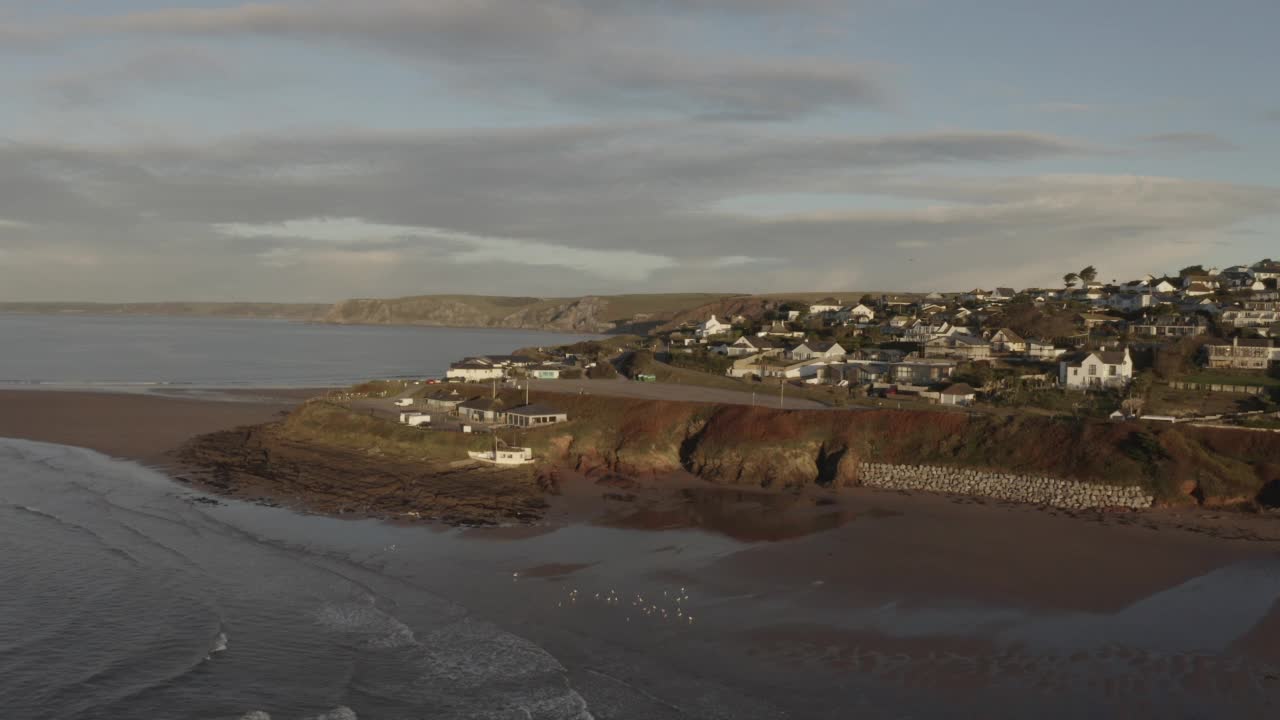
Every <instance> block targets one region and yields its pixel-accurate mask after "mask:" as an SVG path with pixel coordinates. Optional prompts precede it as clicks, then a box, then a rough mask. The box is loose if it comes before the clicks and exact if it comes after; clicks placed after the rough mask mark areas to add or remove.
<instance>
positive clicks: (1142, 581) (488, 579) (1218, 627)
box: [0, 390, 1280, 717]
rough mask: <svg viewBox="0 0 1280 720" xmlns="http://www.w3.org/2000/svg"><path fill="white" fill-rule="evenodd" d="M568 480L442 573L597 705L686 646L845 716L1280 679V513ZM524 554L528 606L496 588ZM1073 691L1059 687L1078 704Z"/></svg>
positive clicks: (190, 429)
mask: <svg viewBox="0 0 1280 720" xmlns="http://www.w3.org/2000/svg"><path fill="white" fill-rule="evenodd" d="M310 394H312V393H311V392H310V391H265V390H264V391H237V392H233V393H225V394H224V393H216V394H213V395H205V394H201V393H192V394H186V395H185V396H182V397H173V396H159V395H153V394H110V393H83V392H39V391H31V392H28V391H10V392H0V436H4V437H17V438H24V439H30V440H38V441H44V442H53V443H61V444H68V445H76V446H81V447H87V448H90V449H93V450H97V451H99V452H103V453H105V454H108V455H112V456H115V457H120V458H125V459H130V460H135V461H138V462H142V463H144V464H147V465H151V466H153V467H160V468H164V469H168V470H171V471H173V470H175V469H176V466H175V464H174V458H173V455H172V452H173V450H174V449H176V448H177V447H179V446H180V445H182V444H183V443H184V442H185V441H187V440H189V439H190V438H191V437H193V436H196V435H199V434H203V433H209V432H215V431H218V430H225V429H229V428H232V427H237V426H242V425H249V424H255V423H263V422H267V421H270V420H272V419H274V418H276V417H278V416H279V415H280V413H282V412H284V411H287V410H288V409H289V408H291V407H293V406H295V405H296V404H297V403H298V402H299V401H300V400H301V399H303V398H304V397H306V396H308V395H310ZM562 484H563V486H562V493H561V494H560V495H559V496H555V497H552V498H550V502H551V506H550V508H549V510H548V512H547V514H546V516H545V517H544V519H543V520H542V521H540V522H539V523H538V524H536V525H533V526H507V527H498V528H492V529H489V528H475V529H468V530H456V531H452V533H450V534H449V537H450V538H452V540H450V542H451V543H456V544H457V546H458V547H457V549H456V551H451V553H452V554H451V559H450V560H449V562H450V563H453V564H455V567H454V569H453V570H452V571H451V572H444V571H443V570H442V572H444V575H443V576H448V577H451V578H453V580H452V581H451V583H450V584H446V585H442V586H441V587H439V588H433V589H435V590H437V591H439V592H441V593H443V594H445V595H446V596H448V595H452V599H454V600H457V601H459V602H461V603H462V604H464V605H465V606H466V607H469V608H473V609H474V610H476V611H477V612H479V613H481V614H482V615H483V616H485V617H488V618H491V619H493V620H494V621H495V622H497V623H499V624H500V625H502V626H503V627H504V628H505V629H508V630H510V631H512V632H514V633H516V634H519V635H521V636H524V637H529V638H531V639H532V640H534V641H535V642H537V643H538V644H540V645H542V646H544V647H546V648H547V649H548V650H550V651H551V652H552V653H553V655H555V656H556V657H557V658H559V659H560V660H561V661H562V662H564V663H565V665H566V667H567V668H568V669H569V671H570V675H571V678H572V679H573V684H574V686H575V687H579V688H581V689H582V690H583V691H584V693H586V694H587V696H588V698H589V699H591V700H592V701H593V704H594V706H595V707H601V708H606V709H607V707H608V703H607V700H606V699H602V698H607V697H608V696H609V695H610V693H611V692H613V690H611V689H610V688H615V689H616V688H617V687H620V686H619V683H623V682H625V683H627V687H628V688H630V690H634V689H635V688H637V687H641V688H643V687H648V688H649V690H646V692H649V691H652V692H653V694H654V696H655V698H656V697H659V696H660V697H663V698H669V697H681V696H682V694H683V693H688V698H692V697H694V696H695V695H696V694H697V693H700V692H702V691H701V690H698V689H697V688H695V687H693V686H690V687H689V688H681V687H679V685H678V683H675V681H674V680H673V679H672V674H673V672H675V670H679V671H680V672H682V673H686V674H690V675H691V676H692V674H694V673H696V674H697V676H698V677H699V679H700V682H707V683H713V684H714V685H715V686H716V687H720V688H722V692H721V693H720V694H719V695H715V697H716V698H717V700H716V702H721V703H723V702H728V701H727V700H726V699H725V698H726V697H730V696H732V692H730V691H729V690H727V689H728V688H734V687H741V688H753V694H752V695H750V696H743V699H742V700H741V701H740V702H741V704H742V711H743V712H745V711H746V708H747V707H748V706H749V705H750V704H751V703H753V702H764V701H765V700H766V699H767V700H768V701H769V702H770V703H772V706H773V707H775V708H778V709H779V710H780V711H783V710H785V711H786V712H787V713H788V714H787V715H786V716H789V717H845V716H847V715H845V714H843V710H841V709H840V708H853V707H856V702H858V701H859V700H858V699H859V698H862V701H866V698H872V697H873V698H875V702H876V703H878V706H880V707H884V706H886V705H887V706H890V707H903V708H906V707H909V705H908V703H916V702H917V701H919V702H920V703H921V704H920V705H918V706H917V705H910V707H916V708H923V710H921V711H922V712H924V713H925V714H926V715H927V714H928V713H929V711H930V709H932V710H933V711H936V710H937V709H938V708H945V707H956V708H963V707H970V708H975V707H988V708H989V707H992V706H993V705H992V703H998V702H1003V700H1004V699H1006V698H1007V697H1010V696H1009V695H1007V694H1005V693H1009V692H1013V693H1014V695H1016V697H1018V698H1021V699H1022V700H1021V701H1024V702H1025V703H1027V704H1026V705H1025V706H1024V707H1028V708H1029V707H1037V703H1039V702H1048V701H1052V702H1056V703H1063V702H1068V701H1070V702H1075V701H1074V700H1071V698H1077V697H1083V696H1085V695H1088V696H1089V697H1094V695H1093V694H1096V696H1097V697H1098V698H1102V699H1103V700H1100V701H1105V699H1106V698H1108V697H1110V699H1111V701H1114V702H1116V703H1120V704H1119V705H1116V707H1125V708H1127V710H1128V711H1129V712H1127V715H1128V716H1137V717H1141V716H1144V713H1145V714H1146V715H1145V716H1159V712H1158V710H1159V708H1161V707H1165V705H1162V704H1161V703H1165V702H1167V701H1170V698H1181V697H1182V695H1180V693H1187V694H1188V695H1187V697H1189V698H1193V699H1194V700H1195V701H1196V702H1203V703H1206V704H1205V705H1204V706H1203V707H1208V708H1212V707H1215V706H1216V705H1215V704H1216V703H1221V702H1226V701H1227V699H1228V698H1229V697H1231V693H1233V692H1234V693H1235V696H1234V697H1235V698H1236V699H1235V700H1231V702H1237V700H1239V699H1240V698H1244V700H1242V701H1240V702H1241V704H1239V705H1235V706H1233V707H1236V708H1238V709H1240V711H1241V712H1242V713H1244V714H1239V715H1237V716H1240V717H1250V716H1252V715H1250V714H1249V713H1250V712H1252V711H1253V710H1254V709H1256V708H1261V707H1265V706H1267V704H1268V703H1274V702H1276V701H1278V700H1280V681H1278V680H1276V679H1274V678H1278V677H1280V674H1277V673H1280V670H1278V668H1280V651H1277V648H1280V572H1278V570H1280V568H1276V566H1275V562H1276V559H1277V553H1278V551H1280V521H1278V519H1277V518H1276V517H1273V516H1269V515H1263V516H1259V515H1243V514H1239V513H1211V512H1207V511H1203V510H1186V511H1172V510H1162V511H1151V512H1146V513H1068V512H1065V511H1058V510H1049V509H1045V508H1038V507H1031V506H1013V505H1008V504H1003V503H995V502H987V501H980V500H974V499H962V498H954V497H947V496H938V495H926V494H907V493H896V492H878V491H872V490H866V489H861V488H853V489H845V490H841V491H840V492H838V493H829V494H825V495H824V494H822V493H811V494H804V495H790V494H783V493H777V492H773V493H760V492H752V491H749V490H742V489H736V488H735V489H726V488H715V487H708V486H707V485H706V484H705V483H700V482H698V481H697V480H696V478H683V479H682V478H650V479H648V480H646V481H644V482H643V483H633V484H627V483H619V482H618V481H617V480H616V479H613V478H606V479H604V480H603V481H601V479H600V478H592V477H584V476H575V475H573V474H572V473H566V474H565V476H564V477H563V478H562ZM419 527H420V526H419ZM416 529H417V528H414V527H405V528H403V532H415V531H416ZM422 529H423V530H426V531H427V535H435V534H436V529H435V528H429V529H428V528H422ZM410 537H412V538H414V541H415V542H423V543H427V542H428V540H429V537H427V536H423V537H421V538H420V537H419V536H417V535H413V536H406V539H405V541H406V542H408V540H409V538H410ZM426 547H429V545H424V548H426ZM1259 563H1262V565H1259ZM1267 563H1269V564H1267ZM1258 568H1263V570H1262V571H1261V574H1260V573H1259V571H1258ZM514 576H518V578H519V580H518V582H519V588H520V592H521V593H522V594H523V596H524V598H525V602H523V603H522V604H521V608H520V609H519V610H518V611H513V610H512V608H511V607H510V604H509V603H508V602H507V596H506V595H504V594H502V593H496V592H495V588H496V587H497V585H495V583H499V584H500V583H501V582H502V581H500V580H498V579H497V578H507V580H506V582H508V583H510V582H511V578H512V577H514ZM614 592H619V593H622V592H625V594H626V597H625V600H626V602H625V603H624V602H623V599H622V598H621V596H616V595H612V594H611V593H614ZM683 594H687V595H688V596H689V597H690V599H689V600H688V601H687V602H685V603H684V604H681V603H677V602H675V601H674V600H673V598H675V597H679V596H682V595H683ZM638 597H645V598H650V600H646V601H644V602H639V601H637V600H636V599H635V598H638ZM659 598H661V599H659ZM644 605H649V606H650V609H649V610H647V611H646V610H645V609H644V607H642V606H644ZM664 611H665V613H664ZM694 614H696V615H697V617H698V622H697V624H696V625H692V626H691V625H690V623H691V621H690V620H688V618H687V615H694ZM677 621H679V622H677ZM679 623H685V624H683V625H681V624H679ZM628 663H632V664H628ZM634 663H643V664H642V665H637V664H634ZM978 668H983V669H981V670H979V669H978ZM1117 678H1119V679H1118V680H1117ZM1113 681H1115V682H1118V683H1120V684H1119V685H1116V686H1115V687H1114V688H1110V689H1107V688H1103V687H1102V686H1101V685H1098V686H1096V687H1095V684H1097V683H1102V684H1105V683H1108V682H1113ZM646 682H647V683H650V685H648V686H646V685H645V683H646ZM1201 684H1206V685H1205V687H1207V688H1208V689H1207V690H1206V689H1204V688H1203V687H1201ZM1011 688H1012V690H1011ZM630 690H628V691H629V692H630ZM922 693H923V694H922ZM1108 693H1109V694H1108ZM708 697H710V696H708ZM688 698H686V700H687V699H688ZM655 702H656V701H655ZM1070 702H1068V704H1066V705H1060V707H1062V708H1066V709H1068V710H1080V709H1081V708H1084V707H1085V706H1081V705H1078V704H1077V705H1071V704H1070ZM1176 702H1181V701H1180V700H1177V701H1176ZM655 707H657V706H655ZM668 709H669V708H668ZM655 712H656V711H655ZM1010 712H1012V713H1014V715H1009V716H1015V715H1016V712H1015V710H1013V709H1011V710H1010ZM601 716H608V715H607V714H603V715H601ZM687 716H690V717H703V716H708V715H706V714H702V713H700V712H696V711H695V712H689V713H688V714H687ZM741 716H742V717H747V715H741ZM761 716H762V717H763V716H765V715H761ZM778 716H779V717H781V716H782V715H778ZM867 716H868V717H878V716H879V715H867ZM1057 716H1062V717H1071V716H1076V715H1073V714H1072V713H1071V712H1065V711H1064V714H1061V715H1048V717H1057Z"/></svg>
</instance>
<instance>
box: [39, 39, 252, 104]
mask: <svg viewBox="0 0 1280 720" xmlns="http://www.w3.org/2000/svg"><path fill="white" fill-rule="evenodd" d="M265 79H266V78H265V76H264V73H263V71H262V70H260V69H259V70H255V71H254V72H252V73H249V72H247V71H246V70H245V69H243V68H241V67H239V66H238V65H236V63H235V62H234V61H232V60H229V59H228V58H227V57H226V56H225V54H220V53H215V52H213V51H207V50H202V49H198V48H191V47H163V48H152V49H147V50H143V51H141V52H139V53H136V54H134V55H132V56H130V57H128V58H126V59H124V60H122V61H116V62H109V63H104V64H99V65H92V66H81V67H77V68H76V69H74V70H67V71H63V72H62V73H60V74H57V75H54V76H52V77H48V78H45V79H43V80H42V81H40V84H39V86H38V87H39V90H40V91H41V92H42V93H43V94H45V95H47V96H49V97H52V98H53V99H54V100H55V101H57V102H58V103H61V104H64V105H70V106H78V105H98V104H102V103H105V102H110V101H117V100H120V99H122V98H126V97H128V96H129V95H130V94H132V93H133V92H135V91H143V90H156V91H163V92H165V93H167V94H170V95H173V94H187V95H204V96H207V95H210V94H212V93H223V92H227V91H229V90H234V91H236V92H240V91H243V90H246V89H254V88H261V87H264V86H265V84H264V83H265Z"/></svg>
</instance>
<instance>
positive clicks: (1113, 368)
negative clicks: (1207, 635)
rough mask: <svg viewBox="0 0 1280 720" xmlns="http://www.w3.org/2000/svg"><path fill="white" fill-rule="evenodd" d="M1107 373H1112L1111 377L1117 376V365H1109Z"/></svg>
mask: <svg viewBox="0 0 1280 720" xmlns="http://www.w3.org/2000/svg"><path fill="white" fill-rule="evenodd" d="M1107 374H1108V375H1110V376H1111V377H1115V376H1116V366H1115V365H1111V366H1109V367H1108V368H1107Z"/></svg>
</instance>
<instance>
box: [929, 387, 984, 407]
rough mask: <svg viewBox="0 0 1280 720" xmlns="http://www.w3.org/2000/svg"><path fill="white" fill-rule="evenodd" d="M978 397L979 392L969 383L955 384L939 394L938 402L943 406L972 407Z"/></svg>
mask: <svg viewBox="0 0 1280 720" xmlns="http://www.w3.org/2000/svg"><path fill="white" fill-rule="evenodd" d="M977 397H978V391H976V390H974V389H973V388H972V387H970V386H969V384H968V383H955V384H954V385H951V386H950V387H948V388H947V389H945V390H943V391H942V392H940V393H938V402H940V403H942V404H943V405H972V404H973V401H974V400H975V399H977Z"/></svg>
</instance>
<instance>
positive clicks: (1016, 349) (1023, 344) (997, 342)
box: [991, 328, 1027, 353]
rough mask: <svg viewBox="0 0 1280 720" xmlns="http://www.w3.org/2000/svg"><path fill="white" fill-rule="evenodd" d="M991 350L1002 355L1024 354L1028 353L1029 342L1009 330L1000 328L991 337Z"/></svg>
mask: <svg viewBox="0 0 1280 720" xmlns="http://www.w3.org/2000/svg"><path fill="white" fill-rule="evenodd" d="M991 349H992V350H993V351H994V352H1000V353H1023V352H1026V351H1027V341H1026V340H1023V339H1022V336H1021V335H1019V334H1018V333H1016V332H1014V331H1012V330H1010V329H1009V328H1000V329H999V330H997V331H996V332H995V333H994V334H993V335H992V336H991Z"/></svg>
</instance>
